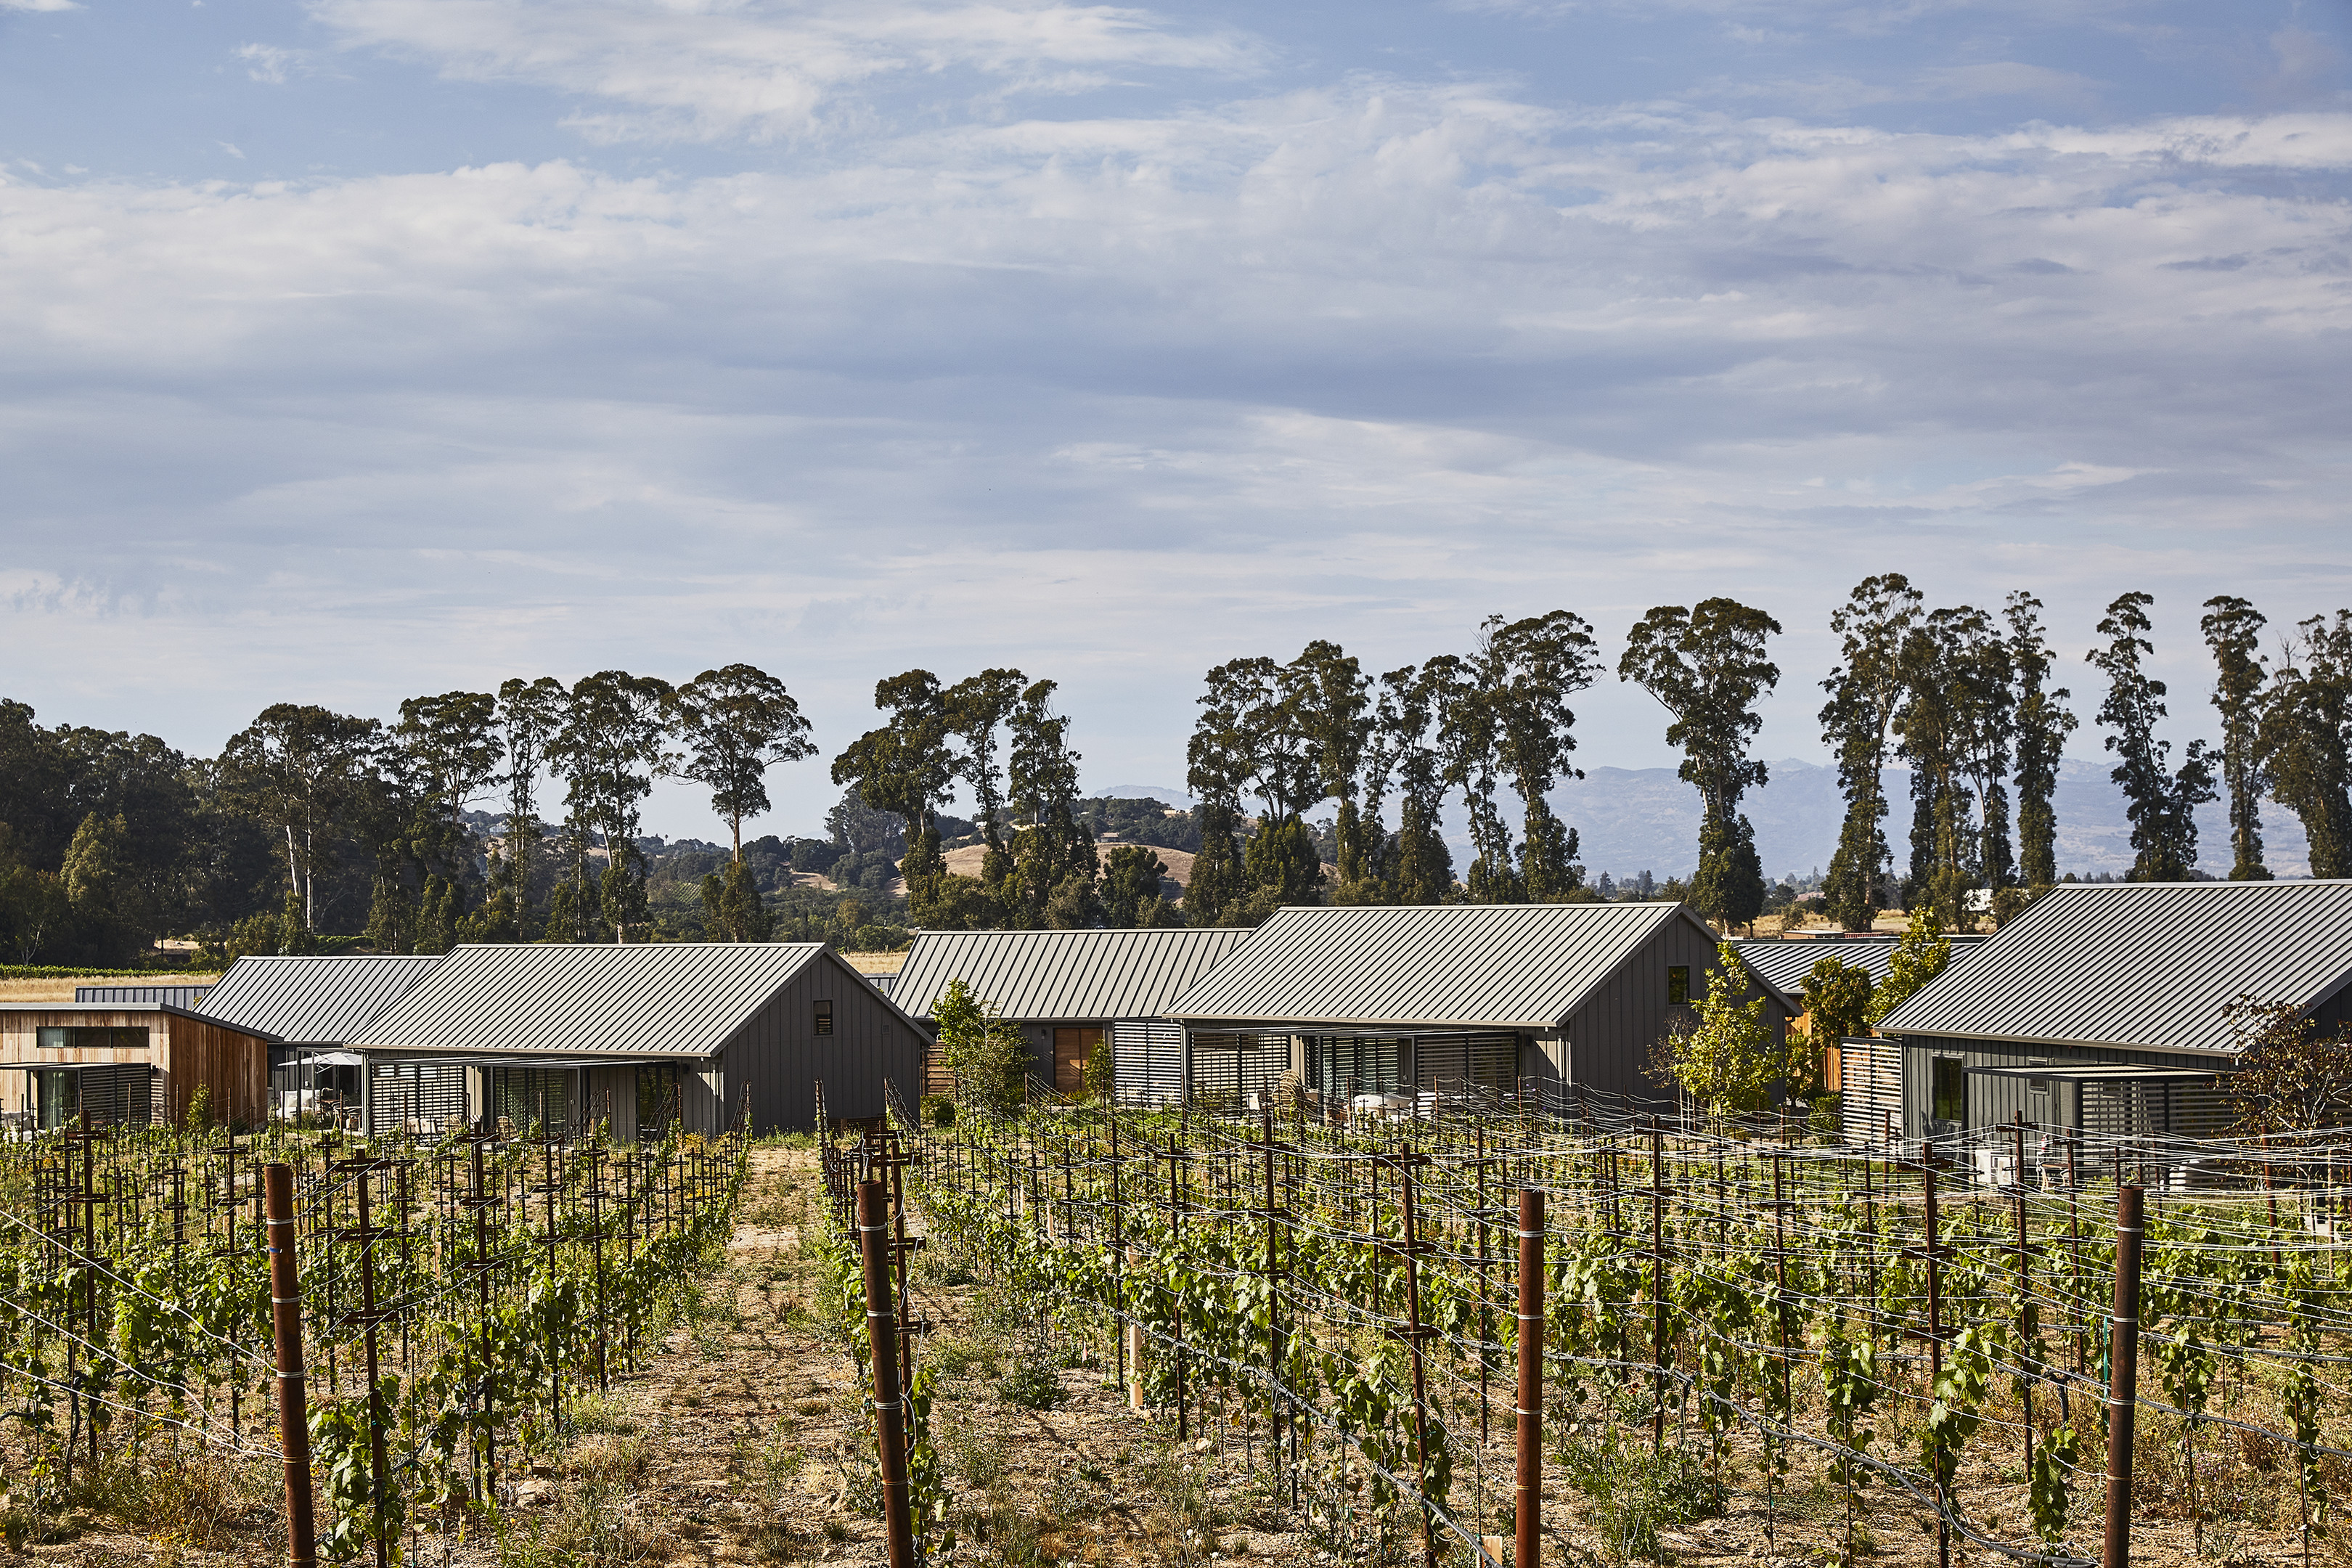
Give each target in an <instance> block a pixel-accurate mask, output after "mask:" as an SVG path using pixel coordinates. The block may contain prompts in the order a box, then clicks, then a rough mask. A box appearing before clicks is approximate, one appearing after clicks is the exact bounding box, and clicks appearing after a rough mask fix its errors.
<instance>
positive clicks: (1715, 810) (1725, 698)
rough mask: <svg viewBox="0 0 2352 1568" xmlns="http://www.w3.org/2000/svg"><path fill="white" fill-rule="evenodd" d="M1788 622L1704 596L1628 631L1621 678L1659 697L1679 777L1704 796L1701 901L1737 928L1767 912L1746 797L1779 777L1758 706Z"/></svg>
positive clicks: (1658, 610) (1697, 893)
mask: <svg viewBox="0 0 2352 1568" xmlns="http://www.w3.org/2000/svg"><path fill="white" fill-rule="evenodd" d="M1779 634H1780V622H1778V621H1776V620H1774V619H1773V618H1772V617H1771V616H1768V615H1766V614H1765V613H1764V612H1763V611H1761V610H1759V609H1755V608H1753V607H1751V606H1749V605H1743V604H1740V603H1739V602H1738V600H1736V599H1729V598H1714V599H1703V600H1701V601H1699V602H1698V603H1697V604H1696V605H1691V606H1690V607H1689V608H1687V609H1685V608H1684V607H1683V606H1682V605H1657V606H1655V607H1654V608H1653V609H1652V610H1651V611H1650V612H1649V614H1647V615H1646V616H1643V617H1642V619H1640V620H1639V621H1636V622H1635V623H1634V624H1633V629H1632V630H1631V631H1630V632H1628V633H1627V634H1626V647H1625V653H1624V657H1622V658H1620V659H1619V660H1618V661H1617V674H1618V678H1619V679H1622V680H1629V681H1632V682H1633V683H1634V684H1635V685H1637V686H1640V687H1641V688H1642V689H1643V690H1645V691H1647V692H1648V693H1649V694H1650V695H1651V696H1652V697H1654V698H1655V699H1657V700H1658V702H1659V703H1660V705H1662V706H1663V707H1664V709H1665V710H1666V711H1667V712H1668V713H1670V714H1672V715H1673V716H1674V722H1673V723H1671V724H1669V725H1668V726H1667V727H1666V743H1667V744H1668V745H1672V746H1679V747H1681V748H1682V752H1683V764H1682V767H1681V768H1680V769H1679V770H1678V772H1679V776H1681V777H1682V778H1683V779H1684V780H1685V781H1687V782H1688V783H1689V784H1692V785H1693V786H1694V787H1696V789H1697V791H1698V795H1699V805H1700V809H1701V812H1702V813H1703V815H1702V817H1701V820H1700V824H1699V865H1698V870H1697V873H1696V875H1695V876H1694V877H1693V878H1692V879H1691V886H1692V900H1693V901H1694V902H1696V904H1697V905H1698V906H1699V908H1701V909H1702V910H1706V912H1707V913H1708V914H1709V915H1711V916H1713V917H1714V918H1715V919H1716V920H1717V921H1721V922H1722V923H1723V924H1724V925H1726V926H1727V927H1728V926H1731V925H1738V924H1746V923H1748V922H1749V921H1753V920H1754V919H1755V918H1756V916H1757V915H1758V914H1759V913H1761V912H1762V910H1763V907H1764V872H1763V867H1762V865H1761V864H1760V863H1759V860H1758V858H1757V854H1756V832H1755V829H1754V828H1753V827H1752V826H1749V824H1748V819H1747V817H1746V816H1742V815H1740V813H1739V809H1738V808H1739V797H1740V796H1741V795H1744V794H1745V793H1747V791H1748V790H1749V789H1751V788H1754V787H1756V786H1758V785H1760V784H1764V783H1766V782H1767V780H1768V779H1769V776H1770V775H1769V773H1768V772H1767V770H1766V768H1765V766H1764V764H1763V763H1760V762H1758V761H1757V760H1755V759H1754V758H1752V757H1750V756H1749V755H1748V747H1749V746H1750V745H1751V744H1752V743H1753V742H1754V741H1755V738H1756V732H1757V731H1759V730H1760V729H1762V728H1763V724H1764V721H1763V718H1762V717H1761V715H1759V713H1758V712H1757V711H1756V705H1757V703H1758V702H1759V701H1760V700H1762V699H1763V697H1764V695H1765V693H1767V692H1769V691H1770V690H1771V689H1772V688H1773V687H1774V686H1776V685H1777V684H1779V682H1780V667H1779V666H1778V665H1775V664H1773V663H1772V662H1771V661H1770V660H1769V659H1768V658H1765V656H1764V650H1765V641H1766V639H1767V638H1768V637H1776V636H1778V635H1779Z"/></svg>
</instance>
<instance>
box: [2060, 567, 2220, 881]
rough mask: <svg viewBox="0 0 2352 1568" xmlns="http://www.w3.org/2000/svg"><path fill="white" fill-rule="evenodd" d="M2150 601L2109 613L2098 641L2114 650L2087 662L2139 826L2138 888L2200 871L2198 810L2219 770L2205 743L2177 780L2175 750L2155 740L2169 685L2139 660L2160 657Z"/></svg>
mask: <svg viewBox="0 0 2352 1568" xmlns="http://www.w3.org/2000/svg"><path fill="white" fill-rule="evenodd" d="M2155 603H2156V600H2155V599H2154V598H2153V597H2152V596H2151V595H2147V594H2126V595H2123V596H2122V597H2120V598H2118V599H2116V601H2115V602H2114V603H2113V604H2111V605H2108V606H2107V613H2106V616H2105V618H2104V619H2102V620H2101V621H2100V622H2099V635H2100V636H2101V637H2105V638H2106V639H2107V646H2106V647H2103V648H2093V649H2092V650H2091V652H2090V654H2089V655H2088V656H2087V657H2088V658H2089V659H2090V662H2091V663H2093V664H2095V665H2097V666H2098V667H2099V668H2100V669H2101V670H2103V671H2105V674H2106V677H2107V697H2106V700H2105V701H2104V702H2102V703H2101V704H2099V722H2100V723H2101V724H2103V725H2105V726H2106V727H2107V728H2109V729H2111V730H2113V731H2115V733H2114V734H2112V735H2109V736H2108V737H2107V740H2106V747H2107V750H2109V751H2111V752H2115V753H2116V769H2115V772H2114V773H2113V775H2112V776H2113V777H2114V779H2115V781H2116V784H2119V785H2121V786H2122V788H2123V792H2124V797H2125V799H2126V800H2127V801H2128V802H2129V803H2130V805H2129V807H2128V810H2129V814H2130V816H2131V822H2132V837H2131V841H2132V848H2133V849H2135V850H2137V852H2138V853H2137V858H2135V859H2134V860H2133V862H2132V870H2131V879H2132V880H2133V881H2135V882H2181V881H2186V880H2188V879H2189V874H2190V873H2191V872H2192V871H2194V870H2195V869H2196V868H2197V816H2196V812H2197V807H2198V806H2200V805H2202V804H2204V803H2205V802H2206V801H2209V800H2211V799H2212V798H2213V770H2212V768H2211V766H2210V764H2209V763H2207V762H2206V760H2205V742H2202V741H2191V742H2189V751H2188V754H2187V755H2186V756H2185V757H2184V758H2183V759H2182V760H2181V764H2180V767H2179V770H2178V771H2177V772H2167V771H2166V770H2167V768H2168V764H2169V763H2170V762H2171V753H2172V742H2169V741H2159V740H2158V739H2157V738H2156V726H2157V725H2158V723H2159V722H2160V721H2162V720H2163V718H2164V716H2165V707H2164V698H2165V689H2164V682H2163V681H2161V680H2154V679H2149V677H2148V675H2147V672H2146V671H2145V670H2144V669H2142V668H2140V660H2141V659H2143V658H2147V657H2148V656H2149V655H2152V654H2154V653H2155V652H2156V645H2155V644H2154V643H2152V642H2149V641H2148V640H2147V633H2148V631H2149V630H2150V629H2151V624H2150V622H2149V620H2148V618H2147V610H2148V606H2149V605H2153V604H2155Z"/></svg>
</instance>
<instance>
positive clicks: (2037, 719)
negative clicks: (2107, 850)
mask: <svg viewBox="0 0 2352 1568" xmlns="http://www.w3.org/2000/svg"><path fill="white" fill-rule="evenodd" d="M2004 615H2005V618H2006V619H2007V620H2008V622H2009V668H2010V672H2011V679H2013V680H2014V681H2015V682H2016V687H2015V689H2014V691H2013V692H2012V694H2011V706H2010V722H2011V731H2012V734H2013V738H2014V743H2015V749H2016V755H2017V841H2018V857H2017V858H2018V872H2019V874H2020V875H2021V877H2022V878H2023V879H2024V881H2025V885H2026V887H2027V888H2028V889H2036V890H2038V889H2043V888H2048V887H2050V886H2052V885H2053V884H2054V883H2055V882H2056V881H2057V880H2058V814H2057V811H2056V808H2055V806H2054V805H2053V797H2054V796H2055V795H2056V794H2057V791H2058V760H2059V758H2060V757H2061V756H2063V754H2064V753H2065V750H2066V737H2067V736H2069V735H2071V734H2073V733H2074V727H2075V724H2076V722H2077V721H2076V719H2075V718H2074V714H2073V713H2071V712H2069V711H2068V710H2067V709H2066V700H2067V699H2068V698H2069V697H2070V696H2072V695H2073V693H2071V692H2069V691H2068V690H2067V689H2065V688H2064V687H2056V688H2053V687H2052V686H2051V685H2050V675H2051V672H2052V670H2053V669H2054V668H2056V662H2055V656H2054V655H2053V653H2052V651H2051V648H2050V645H2049V643H2048V642H2047V641H2046V640H2045V639H2044V638H2043V637H2042V601H2041V600H2039V599H2037V598H2035V597H2034V596H2033V595H2031V594H2028V593H2025V592H2022V591H2020V592H2017V593H2014V594H2011V595H2010V596H2009V604H2008V608H2007V609H2006V611H2005V612H2004Z"/></svg>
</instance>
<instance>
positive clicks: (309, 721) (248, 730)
mask: <svg viewBox="0 0 2352 1568" xmlns="http://www.w3.org/2000/svg"><path fill="white" fill-rule="evenodd" d="M382 748H383V725H382V724H380V723H378V722H377V721H374V720H373V719H359V718H353V717H352V716H350V715H347V714H342V713H333V712H330V711H328V710H326V709H324V708H320V707H316V706H313V705H310V704H304V703H295V702H277V703H272V704H271V705H270V706H268V708H265V709H263V710H261V713H260V715H259V716H258V717H257V718H256V719H255V720H254V721H253V722H252V723H250V724H248V725H247V726H246V727H245V728H244V729H242V730H240V731H237V732H236V734H234V735H232V736H230V737H229V740H228V744H227V745H226V746H224V747H223V748H221V756H220V771H221V775H222V780H223V783H224V784H225V785H226V797H227V799H228V800H229V802H230V803H231V804H232V805H233V807H234V809H236V810H238V811H240V812H242V813H243V814H244V815H246V816H251V817H253V818H255V819H256V820H257V821H261V822H266V823H268V825H269V826H270V828H271V830H272V832H273V833H274V834H276V835H278V837H279V839H280V846H279V847H280V849H281V852H282V855H283V858H284V863H285V868H286V889H287V893H288V896H289V899H291V900H293V905H292V907H294V908H295V909H296V910H298V912H299V916H300V919H301V921H302V924H303V927H304V929H305V930H316V929H317V921H318V912H319V900H318V886H319V874H320V870H321V869H322V868H326V867H328V866H331V864H332V863H333V859H334V856H335V850H336V844H337V838H338V835H339V833H340V831H341V829H342V828H343V827H345V826H347V825H348V823H349V822H350V820H351V819H352V817H353V816H355V815H356V814H357V812H358V810H359V808H360V807H361V806H362V804H363V803H364V801H365V799H366V793H367V792H366V785H367V783H368V781H369V780H370V778H371V777H372V775H373V773H374V771H375V767H376V763H377V758H378V756H379V755H380V753H381V751H382Z"/></svg>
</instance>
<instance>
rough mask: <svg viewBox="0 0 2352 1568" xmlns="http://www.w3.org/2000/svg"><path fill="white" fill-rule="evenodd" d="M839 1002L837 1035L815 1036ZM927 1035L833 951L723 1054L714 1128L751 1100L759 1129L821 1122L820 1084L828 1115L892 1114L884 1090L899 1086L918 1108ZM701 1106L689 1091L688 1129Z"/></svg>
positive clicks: (712, 1104)
mask: <svg viewBox="0 0 2352 1568" xmlns="http://www.w3.org/2000/svg"><path fill="white" fill-rule="evenodd" d="M821 1001H822V1002H830V1003H832V1004H833V1033H831V1034H830V1035H819V1034H818V1033H816V1030H815V1017H816V1004H817V1003H819V1002H821ZM924 1047H925V1039H924V1037H922V1036H921V1035H919V1034H918V1033H917V1032H916V1031H914V1030H913V1029H910V1028H908V1026H907V1025H906V1023H905V1022H904V1021H903V1020H901V1019H900V1018H899V1016H898V1014H897V1013H896V1012H895V1011H893V1010H892V1008H891V1006H890V1005H889V1004H888V1003H887V1001H885V1000H884V999H883V996H882V994H881V993H880V992H878V991H877V990H876V989H875V988H874V986H873V984H872V983H871V982H869V981H868V980H866V978H865V977H864V976H863V975H861V974H859V973H857V972H856V970H854V969H852V968H850V967H849V965H848V964H846V963H843V962H842V961H841V959H840V958H838V957H837V956H835V953H834V952H832V950H831V949H827V950H826V951H825V952H824V953H822V954H820V955H819V956H818V957H817V958H816V959H814V961H812V962H811V963H807V964H805V965H803V967H802V969H801V971H800V973H797V974H795V975H793V978H792V979H791V980H790V981H788V982H786V984H785V985H784V987H783V989H782V990H781V991H779V992H778V993H777V994H776V995H775V996H774V997H773V998H772V999H771V1000H770V1001H769V1003H768V1005H766V1006H764V1007H762V1008H761V1009H760V1011H759V1012H758V1013H756V1014H754V1015H753V1016H751V1018H749V1019H747V1020H746V1021H745V1022H744V1024H743V1026H742V1027H741V1028H740V1029H738V1030H736V1032H735V1034H734V1035H733V1037H730V1039H729V1040H728V1042H727V1045H726V1047H724V1049H722V1050H721V1051H720V1052H719V1072H718V1073H717V1074H716V1075H714V1076H716V1077H717V1078H718V1079H719V1083H718V1084H716V1085H714V1086H713V1088H714V1089H716V1094H715V1095H713V1096H711V1097H710V1098H709V1100H706V1102H705V1104H704V1105H703V1106H702V1107H701V1108H700V1110H701V1112H702V1114H705V1115H710V1114H713V1113H714V1112H715V1113H716V1114H717V1116H718V1120H717V1121H713V1122H711V1123H710V1124H709V1127H710V1130H711V1131H720V1130H723V1129H725V1128H726V1127H728V1126H730V1125H731V1124H732V1121H733V1118H734V1117H735V1115H736V1113H737V1112H738V1111H740V1110H741V1108H742V1106H743V1103H744V1093H745V1091H746V1090H747V1089H748V1090H749V1091H750V1094H751V1131H753V1132H754V1133H761V1132H777V1131H794V1132H797V1131H806V1130H808V1129H810V1128H813V1127H814V1126H815V1125H816V1085H817V1084H818V1083H819V1082H820V1081H822V1082H823V1083H824V1108H825V1112H826V1114H827V1115H829V1116H835V1117H846V1118H849V1119H851V1120H853V1121H865V1120H867V1119H871V1118H875V1117H879V1116H881V1115H882V1114H883V1110H884V1102H883V1098H882V1086H883V1083H884V1082H885V1080H890V1081H894V1082H896V1083H897V1084H898V1092H899V1093H900V1094H901V1095H903V1096H905V1097H906V1101H907V1104H908V1107H909V1108H912V1107H913V1106H914V1105H915V1103H916V1101H917V1100H918V1099H919V1097H920V1096H921V1094H922V1091H923V1082H922V1073H923V1060H924V1056H925V1048H924ZM696 1110H697V1108H696V1107H695V1105H694V1102H693V1098H692V1096H691V1093H690V1091H689V1099H688V1126H695V1125H697V1124H698V1123H697V1122H696V1121H694V1120H693V1117H694V1116H695V1114H696Z"/></svg>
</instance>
